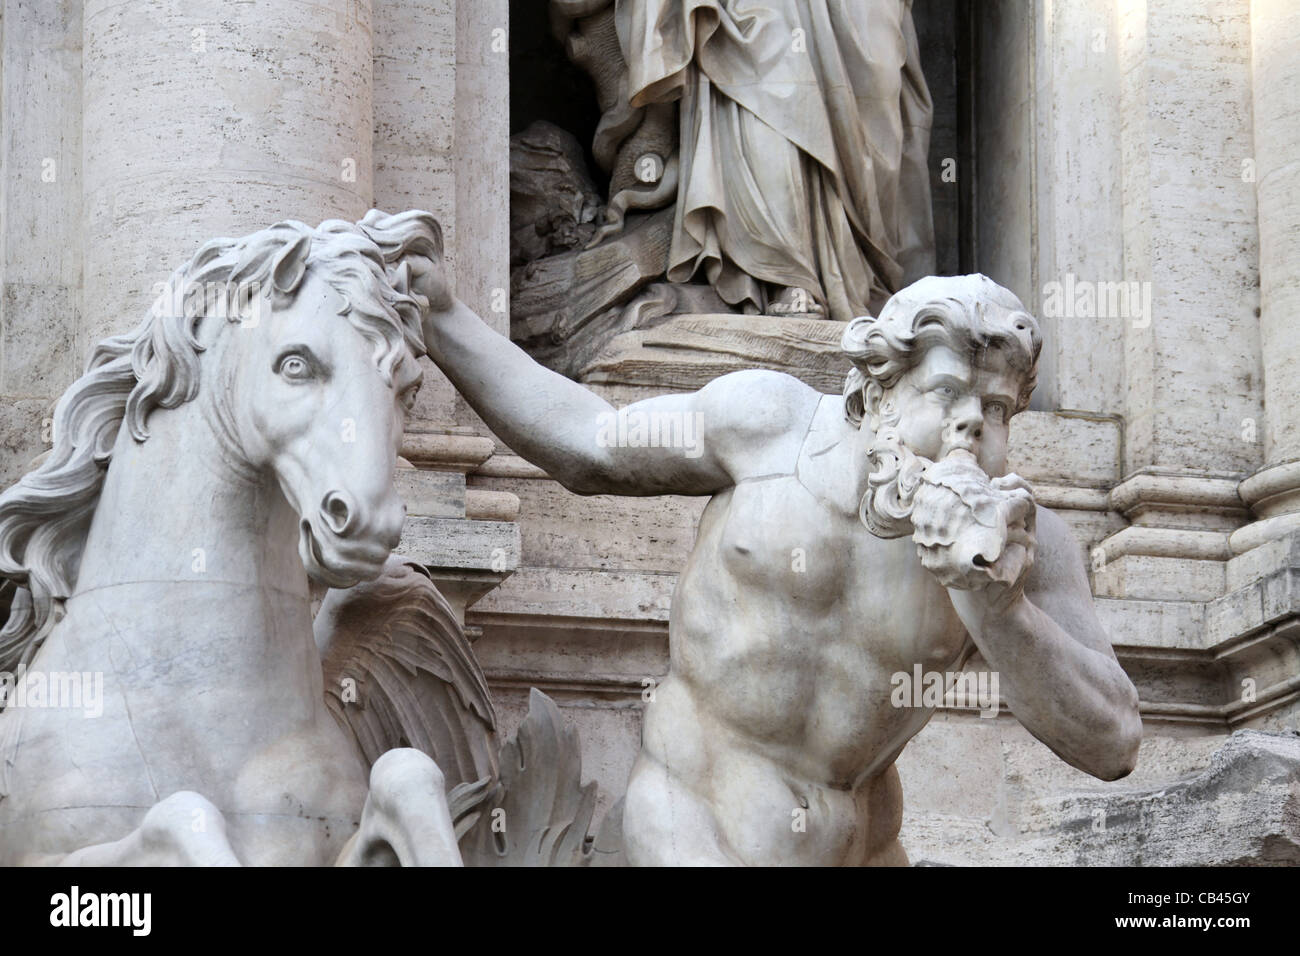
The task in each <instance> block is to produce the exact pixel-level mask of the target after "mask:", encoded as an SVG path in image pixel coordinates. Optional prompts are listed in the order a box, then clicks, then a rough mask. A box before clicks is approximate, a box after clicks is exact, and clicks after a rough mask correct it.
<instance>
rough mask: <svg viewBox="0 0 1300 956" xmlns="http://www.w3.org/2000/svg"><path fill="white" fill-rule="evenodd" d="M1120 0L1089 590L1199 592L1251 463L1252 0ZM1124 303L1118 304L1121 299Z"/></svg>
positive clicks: (1238, 514) (1254, 335) (1205, 592)
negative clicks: (1116, 225) (1111, 322)
mask: <svg viewBox="0 0 1300 956" xmlns="http://www.w3.org/2000/svg"><path fill="white" fill-rule="evenodd" d="M1213 9H1214V13H1213V15H1209V14H1207V13H1206V12H1205V11H1203V10H1202V9H1200V7H1199V5H1197V4H1187V3H1183V2H1181V0H1132V2H1126V3H1122V4H1119V6H1118V8H1117V11H1118V12H1117V26H1118V33H1119V36H1118V42H1119V62H1120V67H1121V75H1122V80H1121V84H1120V112H1121V116H1120V135H1121V148H1122V166H1121V168H1122V172H1123V197H1122V205H1123V230H1122V233H1123V236H1122V238H1123V251H1124V278H1125V279H1126V280H1131V281H1133V282H1134V284H1133V285H1132V286H1130V295H1129V301H1128V307H1127V309H1126V310H1125V312H1123V313H1121V314H1123V315H1124V317H1125V320H1126V321H1125V322H1124V366H1125V367H1124V373H1125V374H1124V380H1125V398H1124V420H1125V429H1124V462H1123V470H1124V475H1125V478H1124V480H1123V481H1122V482H1121V483H1120V484H1119V485H1118V486H1116V487H1115V488H1114V489H1113V490H1112V493H1111V507H1112V508H1113V509H1114V510H1115V511H1118V512H1120V513H1121V514H1123V515H1124V516H1125V517H1126V518H1127V519H1128V520H1129V521H1130V522H1131V524H1130V526H1129V527H1126V528H1124V529H1122V530H1121V531H1119V532H1117V533H1116V534H1114V535H1112V536H1111V537H1109V538H1107V539H1106V540H1105V541H1103V542H1102V543H1101V544H1100V546H1099V551H1098V552H1097V553H1096V554H1097V557H1096V560H1095V561H1094V568H1095V569H1096V574H1095V577H1094V585H1095V587H1096V590H1097V593H1098V594H1100V595H1104V596H1107V597H1116V598H1145V599H1161V600H1192V601H1206V600H1212V599H1214V598H1217V597H1219V596H1220V595H1222V594H1223V593H1224V590H1225V587H1226V586H1227V577H1226V562H1227V560H1228V558H1229V557H1230V556H1231V551H1230V547H1229V539H1230V536H1231V535H1232V533H1233V532H1234V531H1235V530H1236V529H1238V528H1239V527H1240V526H1241V525H1242V524H1243V523H1244V522H1245V521H1247V520H1249V517H1250V516H1249V513H1248V512H1247V510H1246V507H1245V505H1244V503H1243V502H1242V501H1241V499H1240V498H1239V497H1238V492H1237V484H1238V481H1239V480H1240V478H1241V477H1242V476H1244V475H1247V474H1250V473H1251V472H1253V471H1255V470H1256V469H1257V468H1258V467H1259V466H1260V464H1261V463H1262V461H1263V443H1262V441H1261V440H1260V437H1261V436H1260V435H1259V434H1258V433H1259V432H1260V431H1261V429H1260V428H1259V422H1260V419H1261V418H1262V408H1261V406H1262V402H1261V394H1260V389H1259V381H1260V376H1261V369H1260V359H1259V354H1260V345H1259V328H1258V321H1257V319H1256V309H1257V306H1258V298H1257V292H1256V282H1255V280H1256V276H1255V261H1256V255H1255V249H1256V241H1257V235H1256V226H1255V221H1256V208H1255V191H1254V187H1253V184H1252V183H1251V182H1250V181H1249V178H1248V177H1247V176H1243V170H1244V169H1246V168H1248V167H1247V166H1245V165H1243V163H1244V161H1245V160H1247V159H1249V153H1250V133H1251V104H1250V98H1251V63H1250V34H1251V26H1250V0H1216V2H1215V3H1214V4H1213ZM1121 302H1122V300H1121Z"/></svg>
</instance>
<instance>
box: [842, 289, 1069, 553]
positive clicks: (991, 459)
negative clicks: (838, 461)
mask: <svg viewBox="0 0 1300 956" xmlns="http://www.w3.org/2000/svg"><path fill="white" fill-rule="evenodd" d="M1042 342H1043V340H1042V334H1041V333H1040V331H1039V327H1038V322H1037V320H1036V319H1035V318H1034V317H1033V316H1032V315H1030V314H1029V312H1028V310H1026V309H1025V307H1024V305H1023V304H1022V303H1021V301H1020V300H1019V299H1018V298H1016V296H1015V295H1014V294H1013V293H1011V292H1010V291H1008V290H1007V289H1004V288H1003V287H1002V286H1000V285H998V284H997V283H995V282H993V281H992V280H991V279H989V278H987V277H986V276H982V275H967V276H929V277H927V278H924V279H921V280H919V281H917V282H914V283H912V284H911V285H910V286H908V287H907V288H905V289H902V290H901V291H899V292H897V293H895V294H894V295H893V296H892V297H891V298H890V299H889V301H888V302H886V303H885V306H884V308H883V309H882V310H881V312H880V315H879V316H877V317H875V318H872V317H870V316H864V317H862V318H858V319H854V320H853V321H852V322H850V323H849V325H848V327H847V328H846V329H845V331H844V336H843V339H842V342H841V346H842V348H843V350H844V352H845V354H846V355H847V356H848V358H849V360H850V361H851V362H852V363H853V369H852V370H851V371H850V372H849V375H848V380H847V381H846V383H845V386H844V399H845V415H846V416H847V417H848V419H849V421H851V422H852V423H854V424H855V425H858V426H859V427H860V428H862V429H863V430H864V432H866V433H868V434H869V435H870V436H871V441H872V444H871V450H870V455H871V458H872V464H873V466H874V471H873V473H872V475H871V478H870V482H871V486H872V488H873V492H872V493H873V494H875V495H876V502H877V504H878V505H880V506H881V507H885V505H884V504H883V503H884V502H885V501H892V502H894V503H895V506H894V507H893V508H886V510H887V511H888V512H890V513H894V514H896V516H897V517H898V519H899V521H898V522H897V523H896V524H895V525H894V527H893V528H892V533H902V532H903V529H904V527H905V522H904V520H903V519H904V518H905V513H906V511H907V507H906V506H907V503H908V502H909V500H910V497H911V492H912V491H913V490H914V488H915V485H916V483H917V481H918V480H919V476H920V473H921V472H922V471H923V470H924V468H925V467H926V466H927V465H929V464H930V463H931V462H935V461H940V460H942V459H943V458H945V457H946V456H947V455H949V454H950V453H951V452H953V451H954V450H957V449H964V450H966V451H969V452H970V453H971V454H972V455H974V456H975V459H976V460H977V461H978V463H979V466H980V468H982V469H983V470H984V472H986V473H987V474H988V475H990V476H993V477H997V476H999V475H1003V474H1005V473H1006V456H1007V438H1008V432H1009V426H1010V422H1011V417H1012V416H1013V415H1015V414H1016V413H1017V412H1021V411H1023V410H1024V409H1025V408H1026V407H1028V405H1029V397H1030V395H1031V394H1032V393H1033V390H1034V384H1035V382H1036V380H1037V373H1038V355H1039V351H1040V350H1041V348H1042ZM865 514H866V512H865V510H864V516H865ZM864 520H866V518H865V517H864ZM869 526H871V523H870V522H869ZM872 530H873V531H877V533H880V532H882V531H888V530H891V529H887V528H873V529H872Z"/></svg>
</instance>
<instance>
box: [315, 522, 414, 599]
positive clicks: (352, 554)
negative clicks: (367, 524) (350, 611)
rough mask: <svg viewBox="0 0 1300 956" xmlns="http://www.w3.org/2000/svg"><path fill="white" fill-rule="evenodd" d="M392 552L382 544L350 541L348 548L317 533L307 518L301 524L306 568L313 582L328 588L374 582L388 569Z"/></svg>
mask: <svg viewBox="0 0 1300 956" xmlns="http://www.w3.org/2000/svg"><path fill="white" fill-rule="evenodd" d="M322 538H324V539H325V540H324V541H322ZM391 551H392V549H391V548H385V547H383V546H382V545H379V544H371V545H367V544H364V543H360V542H348V544H347V546H346V547H344V546H343V545H342V544H341V543H339V542H337V539H335V537H334V536H333V535H331V534H329V533H328V532H325V534H323V535H322V534H320V533H319V532H317V530H316V529H315V528H313V527H312V524H311V522H310V521H307V520H306V519H303V521H302V522H301V523H300V524H299V535H298V554H299V556H300V557H301V558H302V563H303V566H304V567H305V568H306V569H307V574H308V575H309V576H310V577H311V578H312V579H313V580H315V581H319V582H320V583H321V584H324V585H326V586H328V587H332V588H350V587H352V586H353V585H354V584H360V583H361V582H362V581H373V580H374V579H375V578H377V577H378V576H379V575H380V573H381V572H382V571H383V570H384V562H385V561H387V560H388V555H389V554H390V553H391Z"/></svg>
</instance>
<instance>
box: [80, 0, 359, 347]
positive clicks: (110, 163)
mask: <svg viewBox="0 0 1300 956" xmlns="http://www.w3.org/2000/svg"><path fill="white" fill-rule="evenodd" d="M82 38H83V50H84V59H83V71H84V73H83V83H84V114H83V121H82V150H83V165H84V179H83V184H84V192H83V203H84V216H85V219H84V223H85V224H84V242H85V284H84V306H85V308H84V310H83V320H82V322H81V328H80V329H79V335H78V336H77V346H78V351H79V353H80V354H81V355H83V356H84V355H85V354H86V353H87V352H88V351H89V349H90V348H91V347H92V346H93V345H94V343H95V342H97V341H98V340H99V339H100V338H102V337H104V336H106V335H109V334H113V333H117V332H121V331H124V330H126V329H128V328H130V327H131V326H133V325H134V324H135V323H136V322H137V321H138V320H139V318H140V317H141V316H142V315H143V314H144V311H145V309H147V308H148V305H149V303H150V301H151V300H152V297H153V294H154V291H155V289H154V284H155V283H157V282H160V281H163V280H165V279H166V278H167V276H168V275H169V274H170V272H171V271H172V270H173V269H174V268H175V267H176V266H178V265H179V264H181V263H182V262H183V261H184V260H185V259H186V258H187V257H188V256H190V255H192V254H193V252H194V251H195V250H196V249H197V248H198V246H199V245H200V244H201V243H203V242H204V241H206V240H208V239H210V238H213V237H216V236H225V235H242V234H244V233H247V232H251V231H253V230H255V229H258V228H261V227H264V226H267V225H270V224H271V223H273V222H276V221H277V220H280V219H288V218H292V219H300V220H303V221H305V222H311V223H316V222H319V221H320V220H322V219H326V218H330V217H339V218H344V219H357V218H359V217H360V216H362V215H363V214H364V213H365V211H366V209H368V208H369V206H370V202H371V181H372V175H373V172H372V161H371V136H372V107H371V46H372V42H371V0H311V2H308V0H257V2H255V3H229V2H224V0H149V2H127V3H124V2H121V0H86V4H85V13H84V20H83V34H82Z"/></svg>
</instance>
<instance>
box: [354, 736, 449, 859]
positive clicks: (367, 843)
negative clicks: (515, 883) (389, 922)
mask: <svg viewBox="0 0 1300 956" xmlns="http://www.w3.org/2000/svg"><path fill="white" fill-rule="evenodd" d="M335 865H336V866H463V865H464V864H463V862H462V861H461V858H460V848H459V847H458V846H457V845H456V831H455V828H454V827H453V826H452V822H451V812H450V810H448V808H447V791H446V781H445V780H444V779H443V776H442V771H441V770H439V769H438V765H437V764H436V763H434V762H433V760H432V759H431V758H430V757H428V756H427V755H426V754H424V753H422V752H421V751H419V750H413V749H410V748H402V749H399V750H390V751H388V752H387V753H385V754H383V755H382V756H380V758H379V759H378V760H376V761H375V763H374V766H373V767H371V768H370V793H369V794H368V795H367V796H366V805H365V808H364V809H363V810H362V811H361V827H360V829H358V830H357V832H356V833H355V834H353V836H352V839H350V840H349V841H348V842H347V845H346V846H344V847H343V851H342V852H341V853H340V854H339V858H338V861H337V862H336V864H335Z"/></svg>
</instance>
